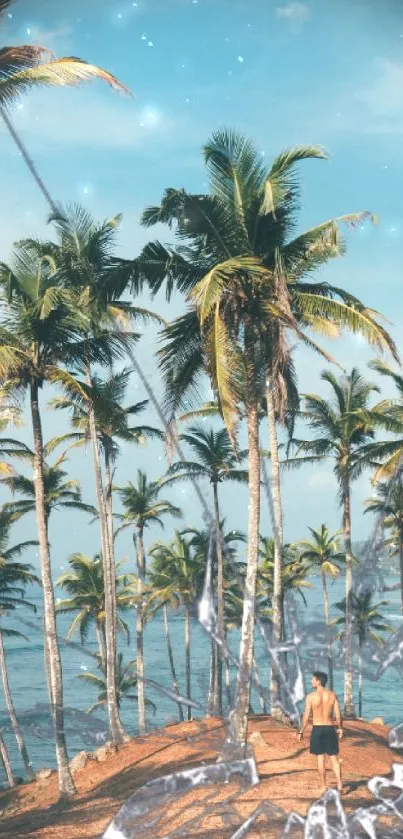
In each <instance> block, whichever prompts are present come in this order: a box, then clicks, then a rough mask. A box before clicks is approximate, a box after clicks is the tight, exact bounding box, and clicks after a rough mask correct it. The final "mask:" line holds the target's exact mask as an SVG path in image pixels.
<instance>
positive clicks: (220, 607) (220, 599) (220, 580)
mask: <svg viewBox="0 0 403 839" xmlns="http://www.w3.org/2000/svg"><path fill="white" fill-rule="evenodd" d="M213 495H214V517H215V542H216V551H217V631H218V638H219V640H220V641H221V644H218V645H217V661H216V671H215V676H216V678H215V691H214V694H215V695H214V705H215V709H216V712H217V714H218V716H219V717H222V675H223V660H224V658H225V656H224V647H223V641H224V563H223V550H222V539H221V526H220V509H219V506H218V490H217V484H216V483H213Z"/></svg>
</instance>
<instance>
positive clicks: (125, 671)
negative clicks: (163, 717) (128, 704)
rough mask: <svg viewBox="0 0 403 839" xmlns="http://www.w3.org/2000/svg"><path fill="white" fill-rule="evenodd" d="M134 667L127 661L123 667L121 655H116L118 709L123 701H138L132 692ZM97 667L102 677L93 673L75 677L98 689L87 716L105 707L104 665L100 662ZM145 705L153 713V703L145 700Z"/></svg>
mask: <svg viewBox="0 0 403 839" xmlns="http://www.w3.org/2000/svg"><path fill="white" fill-rule="evenodd" d="M134 665H135V662H134V661H129V663H128V664H126V665H125V666H123V653H118V656H117V667H116V696H117V702H118V707H119V708H120V706H121V704H122V701H123V699H134V700H135V701H138V695H137V693H133V691H134V690H135V689H136V688H137V678H136V671H135V667H134ZM98 666H99V669H100V671H101V673H102V676H96V675H95V674H94V673H79V674H78V676H77V678H78V679H84V680H85V681H86V682H89V683H90V684H91V685H93V686H94V687H96V688H98V691H99V694H98V699H97V701H96V702H94V704H93V705H91V707H90V708H88V711H87V714H91V713H92V712H93V711H95V708H102V707H103V706H105V705H106V703H107V700H108V697H107V684H106V669H105V665H104V664H103V663H102V661H101V660H100V661H99V665H98ZM147 705H149V706H150V707H152V708H153V709H154V711H155V705H154V703H153V702H151V701H150V700H147Z"/></svg>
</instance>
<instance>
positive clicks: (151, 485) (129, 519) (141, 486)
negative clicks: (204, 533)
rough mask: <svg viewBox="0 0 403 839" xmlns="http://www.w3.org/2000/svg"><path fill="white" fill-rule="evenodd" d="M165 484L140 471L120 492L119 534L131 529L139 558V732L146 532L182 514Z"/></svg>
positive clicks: (142, 715) (142, 706) (141, 725)
mask: <svg viewBox="0 0 403 839" xmlns="http://www.w3.org/2000/svg"><path fill="white" fill-rule="evenodd" d="M162 488H163V480H160V481H148V479H147V476H146V474H145V473H144V472H141V470H140V469H139V470H138V471H137V484H134V483H133V482H132V481H129V482H128V483H127V484H126V485H125V486H124V487H121V488H120V489H119V490H118V492H119V495H120V499H121V501H122V504H123V509H124V513H123V514H119V516H118V518H119V519H120V522H121V523H120V526H119V528H118V530H117V533H118V532H120V531H122V530H125V529H127V528H130V529H131V530H132V531H133V542H134V545H135V549H136V557H137V603H136V668H137V682H138V688H137V690H138V696H139V701H138V708H139V731H140V734H143V733H144V731H145V730H146V703H145V690H144V645H143V635H144V616H143V605H142V590H143V588H144V585H145V577H146V558H145V551H144V528H146V527H149V526H150V525H151V524H158V525H159V526H160V527H163V526H164V523H163V519H164V518H165V516H173V517H174V518H180V517H181V516H182V512H181V510H180V509H179V507H175V505H174V504H171V502H170V501H167V500H166V499H162V498H161V497H160V496H161V491H162Z"/></svg>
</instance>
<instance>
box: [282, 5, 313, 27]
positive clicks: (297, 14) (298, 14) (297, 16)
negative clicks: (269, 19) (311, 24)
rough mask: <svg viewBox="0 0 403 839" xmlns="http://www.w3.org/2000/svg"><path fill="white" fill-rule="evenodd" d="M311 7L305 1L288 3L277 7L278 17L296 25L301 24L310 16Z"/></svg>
mask: <svg viewBox="0 0 403 839" xmlns="http://www.w3.org/2000/svg"><path fill="white" fill-rule="evenodd" d="M310 14H311V12H310V9H309V6H307V5H306V4H305V3H298V2H295V3H287V4H286V5H285V6H277V7H276V15H277V17H278V18H284V19H285V20H288V21H290V23H292V24H293V25H294V26H295V25H297V26H300V25H301V24H303V23H305V21H306V20H308V18H309V17H310Z"/></svg>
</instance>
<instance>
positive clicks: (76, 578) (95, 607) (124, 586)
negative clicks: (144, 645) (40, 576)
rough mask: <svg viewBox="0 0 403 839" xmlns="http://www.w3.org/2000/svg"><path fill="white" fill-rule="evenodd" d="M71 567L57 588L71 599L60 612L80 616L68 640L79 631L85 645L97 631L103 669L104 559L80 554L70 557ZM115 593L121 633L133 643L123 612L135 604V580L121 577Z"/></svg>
mask: <svg viewBox="0 0 403 839" xmlns="http://www.w3.org/2000/svg"><path fill="white" fill-rule="evenodd" d="M68 563H69V566H70V571H68V572H66V573H65V574H62V576H61V577H59V579H58V580H56V583H55V585H56V587H57V588H62V589H64V590H65V591H66V593H67V594H68V595H69V596H68V597H67V598H64V599H61V600H58V602H57V607H56V611H57V613H61V614H71V613H72V612H75V613H76V615H75V617H74V618H73V621H72V623H71V624H70V627H69V631H68V633H67V638H71V637H72V635H73V634H74V633H75V632H77V631H78V632H79V634H80V639H81V643H82V644H84V642H85V641H86V639H87V638H88V633H89V630H90V628H91V626H92V625H93V626H94V627H95V632H96V636H97V641H98V649H99V655H100V660H101V663H102V664H103V666H106V639H105V586H104V566H103V562H102V557H100V556H99V555H98V556H95V557H94V558H93V559H91V558H90V557H88V556H85V555H84V554H80V553H76V554H72V556H70V557H69V560H68ZM123 565H124V563H123V562H119V563H117V564H116V571H117V572H118V571H119V569H121V568H122V566H123ZM115 590H116V610H117V613H118V614H117V618H116V625H117V630H118V632H121V633H122V634H124V635H125V636H126V638H127V642H128V643H129V641H130V632H129V627H128V625H127V623H126V622H125V621H124V620H123V619H122V618H121V617H120V615H119V611H122V610H127V609H128V608H129V606H130V605H131V603H132V601H133V598H134V594H135V590H134V581H133V578H132V576H131V575H128V574H124V573H120V574H117V576H116V584H115Z"/></svg>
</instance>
